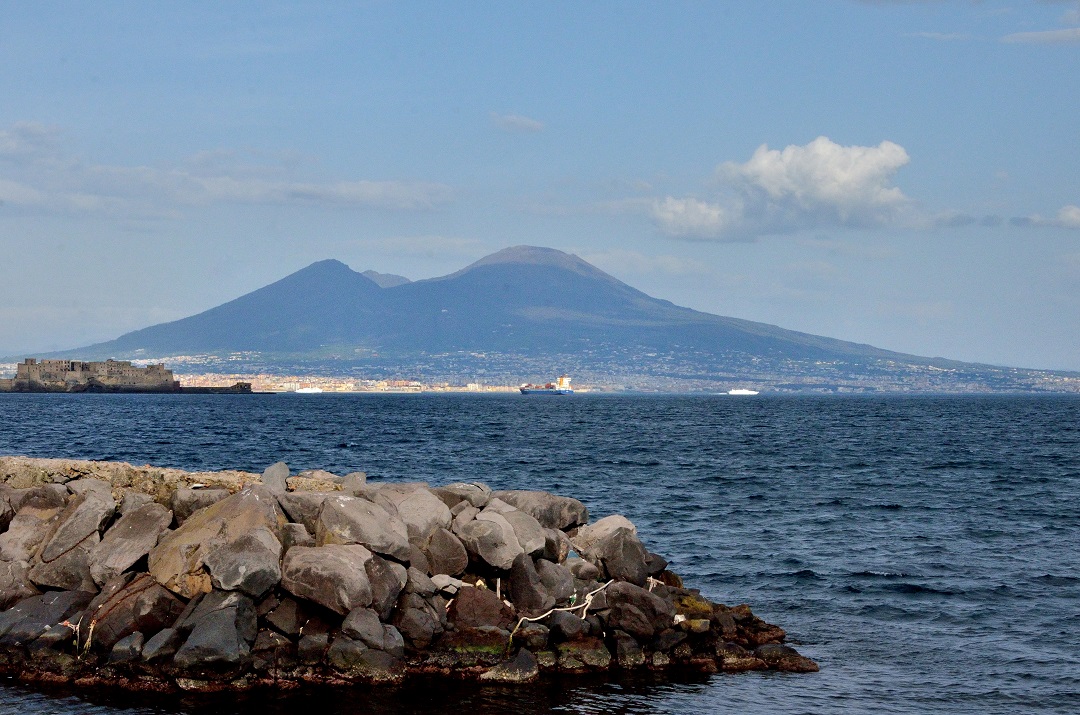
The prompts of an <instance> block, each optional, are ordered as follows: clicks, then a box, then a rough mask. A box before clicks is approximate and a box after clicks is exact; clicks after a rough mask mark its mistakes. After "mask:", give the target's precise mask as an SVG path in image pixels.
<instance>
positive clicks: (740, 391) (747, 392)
mask: <svg viewBox="0 0 1080 715" xmlns="http://www.w3.org/2000/svg"><path fill="white" fill-rule="evenodd" d="M727 393H728V394H729V395H756V394H758V391H757V390H746V389H743V388H736V389H734V390H728V392H727Z"/></svg>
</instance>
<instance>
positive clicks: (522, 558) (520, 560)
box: [509, 553, 555, 616]
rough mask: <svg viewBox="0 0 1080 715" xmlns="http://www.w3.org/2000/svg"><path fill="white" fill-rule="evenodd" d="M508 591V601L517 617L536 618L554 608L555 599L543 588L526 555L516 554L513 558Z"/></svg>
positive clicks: (542, 583) (530, 558)
mask: <svg viewBox="0 0 1080 715" xmlns="http://www.w3.org/2000/svg"><path fill="white" fill-rule="evenodd" d="M509 590H510V600H511V601H513V603H514V608H515V609H516V610H517V612H518V614H519V615H522V616H537V615H539V614H541V613H544V612H545V611H548V610H550V609H551V608H553V607H554V606H555V598H554V597H553V596H552V595H551V594H550V593H548V590H547V588H545V587H544V582H543V581H542V580H541V579H540V575H539V574H537V573H536V568H535V566H534V565H533V560H532V557H531V556H529V555H528V554H524V553H522V554H518V555H517V556H516V557H515V558H514V563H513V566H512V567H511V568H510V589H509Z"/></svg>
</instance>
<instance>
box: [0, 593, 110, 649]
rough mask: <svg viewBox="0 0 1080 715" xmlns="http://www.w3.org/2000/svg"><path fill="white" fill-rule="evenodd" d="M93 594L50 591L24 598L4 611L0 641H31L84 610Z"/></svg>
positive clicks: (9, 642)
mask: <svg viewBox="0 0 1080 715" xmlns="http://www.w3.org/2000/svg"><path fill="white" fill-rule="evenodd" d="M92 598H93V594H92V593H86V592H84V591H50V592H48V593H43V594H41V595H40V596H31V597H30V598H27V599H24V600H22V601H20V602H19V603H17V604H15V605H14V606H12V607H11V608H9V609H8V610H6V611H4V612H3V613H0V645H2V646H11V645H15V644H18V643H29V642H30V641H32V640H33V639H35V638H37V637H38V636H40V635H41V634H42V633H44V632H45V631H47V630H49V629H51V628H52V627H53V626H55V625H57V624H59V623H62V622H63V621H65V620H67V619H69V618H71V617H72V616H74V615H75V614H77V613H79V612H81V611H82V610H83V609H84V608H86V605H87V604H88V603H90V599H92Z"/></svg>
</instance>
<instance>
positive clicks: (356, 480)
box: [341, 472, 367, 496]
mask: <svg viewBox="0 0 1080 715" xmlns="http://www.w3.org/2000/svg"><path fill="white" fill-rule="evenodd" d="M365 484H367V472H349V473H348V474H346V475H345V476H344V477H342V478H341V490H342V491H343V492H345V493H346V494H348V495H350V496H356V493H357V490H359V489H360V488H362V487H363V486H364V485H365Z"/></svg>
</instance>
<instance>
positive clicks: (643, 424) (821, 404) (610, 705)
mask: <svg viewBox="0 0 1080 715" xmlns="http://www.w3.org/2000/svg"><path fill="white" fill-rule="evenodd" d="M0 453H2V454H24V455H30V456H35V457H72V458H80V459H102V460H120V461H127V462H132V463H135V464H146V463H150V464H154V465H160V466H169V467H178V468H183V469H189V470H206V469H226V468H238V469H245V470H250V471H261V470H262V469H263V468H264V467H266V466H267V465H268V464H270V463H272V462H275V461H278V460H284V461H285V462H287V463H288V464H289V466H290V468H292V469H293V470H294V471H298V470H301V469H315V468H319V469H327V470H330V471H332V472H336V473H338V474H344V473H346V472H351V471H355V470H363V471H366V472H367V473H368V475H369V479H371V480H372V481H378V480H387V481H391V480H394V481H402V480H408V481H425V482H430V483H431V484H433V485H438V484H445V483H449V482H455V481H476V480H481V481H484V482H487V483H488V484H490V485H491V486H492V487H494V488H497V489H505V488H517V489H543V490H548V491H553V492H556V493H559V494H565V495H569V496H574V497H577V498H579V499H581V500H582V501H584V502H585V503H586V505H587V506H588V507H589V511H590V513H591V514H592V515H593V517H594V518H596V517H600V516H604V515H607V514H612V513H621V514H625V515H626V516H627V517H629V518H630V519H631V520H632V521H633V522H634V523H635V524H636V525H637V527H638V531H639V535H640V537H641V538H642V540H643V541H644V542H645V543H646V545H647V546H648V547H649V548H650V549H651V550H653V551H655V552H657V553H660V554H662V555H664V556H665V557H667V558H668V559H669V561H670V562H671V569H672V570H674V571H675V572H677V573H679V574H680V575H682V576H683V578H684V579H685V581H686V582H687V584H688V585H691V586H694V587H698V588H700V589H701V590H702V592H703V593H704V594H705V595H707V596H708V597H709V598H711V599H713V600H716V601H720V602H723V603H726V604H728V605H735V604H738V603H748V604H750V605H751V607H752V608H753V610H754V612H755V613H756V614H758V615H759V616H761V617H763V618H764V619H766V620H768V621H770V622H772V623H776V624H778V625H781V626H782V627H784V628H785V629H787V631H788V634H789V642H790V643H792V644H793V645H795V647H796V648H798V650H799V651H800V652H802V653H803V654H805V655H807V656H810V657H811V658H813V659H815V660H816V661H817V662H818V663H819V664H820V665H821V672H820V673H817V674H809V675H787V674H776V673H746V674H739V675H724V674H720V675H714V676H681V677H672V678H668V677H664V676H632V677H631V676H628V677H620V678H562V679H548V680H544V681H543V682H541V683H539V684H537V685H535V686H528V687H524V688H519V687H515V688H505V687H478V686H475V685H471V684H464V685H463V684H454V683H446V682H442V681H433V682H430V683H428V682H424V683H420V684H416V683H412V684H410V685H407V686H405V687H401V688H375V689H368V688H348V689H343V690H328V691H315V692H311V691H305V692H303V693H298V694H296V693H294V694H285V695H279V694H266V693H254V694H250V695H229V696H216V697H190V698H185V697H176V696H171V697H160V696H150V697H148V696H130V695H126V694H123V693H119V692H110V691H93V692H84V691H79V690H71V689H60V688H45V687H38V688H29V687H25V686H22V685H20V684H18V683H16V682H14V681H10V680H7V681H0V713H9V712H10V713H21V714H23V715H42V714H44V713H58V714H59V713H63V714H65V715H67V714H69V713H70V714H75V713H80V714H81V713H99V714H106V713H107V714H113V713H200V715H210V714H213V713H232V712H241V711H247V710H249V709H258V710H260V711H261V712H262V713H265V714H266V715H276V714H278V713H294V712H298V711H300V712H314V711H316V709H317V711H318V712H320V714H321V715H330V714H331V713H353V712H372V713H426V712H432V711H434V710H435V709H436V708H438V709H440V710H441V709H447V710H448V711H450V712H455V711H456V712H468V713H496V712H510V711H513V712H560V713H610V712H617V713H682V712H733V713H734V712H743V713H745V712H762V713H765V712H769V713H803V712H814V713H832V712H881V713H929V712H935V713H939V712H974V713H1023V712H1040V713H1044V712H1060V713H1076V712H1080V510H1078V507H1080V399H1078V398H1073V397H1053V396H1046V397H1042V396H1039V397H1030V396H986V397H982V396H957V397H953V396H949V397H905V396H887V397H841V396H822V397H816V396H815V397H811V396H806V397H802V396H800V397H784V396H769V395H759V396H754V397H733V396H686V397H675V396H672V397H655V396H601V395H585V394H579V395H574V396H572V397H541V396H532V397H522V396H517V395H515V396H507V395H503V396H469V395H430V396H429V395H326V394H324V395H314V396H301V395H3V396H0Z"/></svg>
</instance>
